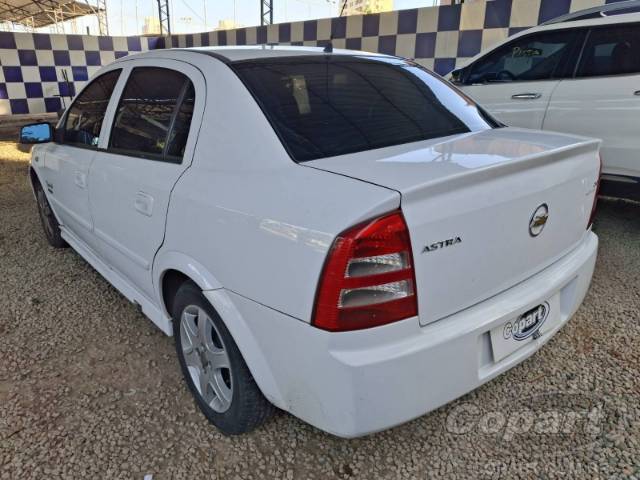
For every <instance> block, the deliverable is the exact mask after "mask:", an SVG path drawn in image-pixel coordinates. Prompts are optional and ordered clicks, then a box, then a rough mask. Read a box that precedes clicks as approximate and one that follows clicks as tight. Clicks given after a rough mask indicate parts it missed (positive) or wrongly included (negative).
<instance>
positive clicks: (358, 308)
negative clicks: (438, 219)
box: [312, 211, 418, 332]
mask: <svg viewBox="0 0 640 480" xmlns="http://www.w3.org/2000/svg"><path fill="white" fill-rule="evenodd" d="M415 287H416V284H415V274H414V270H413V255H412V254H411V241H410V240H409V231H408V229H407V224H406V223H405V221H404V217H403V216H402V213H401V212H399V211H397V212H393V213H390V214H387V215H384V216H382V217H379V218H376V219H373V220H370V221H368V222H364V223H362V224H360V225H357V226H355V227H352V228H350V229H348V230H346V231H345V232H343V233H341V234H340V235H339V236H338V237H337V238H336V239H335V241H334V242H333V245H332V246H331V249H330V250H329V254H328V256H327V260H326V262H325V265H324V269H323V272H322V276H321V277H320V282H319V284H318V291H317V293H316V304H315V308H314V313H313V320H312V324H313V325H314V326H316V327H318V328H322V329H324V330H330V331H333V332H338V331H346V330H358V329H363V328H370V327H376V326H379V325H384V324H387V323H391V322H395V321H398V320H403V319H405V318H409V317H413V316H416V315H417V314H418V301H417V297H416V288H415Z"/></svg>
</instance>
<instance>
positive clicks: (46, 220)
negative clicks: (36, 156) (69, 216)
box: [34, 182, 69, 248]
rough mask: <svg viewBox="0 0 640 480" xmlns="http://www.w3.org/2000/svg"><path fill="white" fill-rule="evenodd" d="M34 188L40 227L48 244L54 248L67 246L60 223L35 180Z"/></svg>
mask: <svg viewBox="0 0 640 480" xmlns="http://www.w3.org/2000/svg"><path fill="white" fill-rule="evenodd" d="M34 190H35V193H36V201H37V203H38V214H39V217H40V223H41V224H42V229H43V230H44V234H45V236H46V237H47V241H48V242H49V245H51V246H52V247H54V248H67V247H68V246H69V245H68V244H67V242H65V241H64V239H63V238H62V235H61V234H60V224H59V223H58V220H57V219H56V216H55V214H54V213H53V210H51V205H49V200H48V199H47V195H46V194H45V193H44V190H43V189H42V185H40V183H39V182H37V183H36V184H35V187H34Z"/></svg>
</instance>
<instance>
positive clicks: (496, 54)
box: [462, 29, 584, 129]
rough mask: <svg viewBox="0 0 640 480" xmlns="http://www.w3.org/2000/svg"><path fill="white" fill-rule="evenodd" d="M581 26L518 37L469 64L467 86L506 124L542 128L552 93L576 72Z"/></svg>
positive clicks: (472, 94)
mask: <svg viewBox="0 0 640 480" xmlns="http://www.w3.org/2000/svg"><path fill="white" fill-rule="evenodd" d="M583 35H584V33H583V32H581V31H576V30H574V29H572V30H559V31H543V32H536V33H532V34H531V35H525V36H522V37H518V38H516V39H514V40H513V41H511V42H509V43H507V44H505V45H503V46H501V47H498V48H497V49H496V50H494V51H493V52H490V53H488V54H487V55H485V56H484V57H481V58H480V59H478V60H476V61H475V62H474V63H473V64H471V65H470V66H469V67H467V68H466V69H465V72H464V78H463V80H462V81H463V86H462V88H463V90H464V91H465V93H467V94H469V95H470V96H471V97H472V98H473V99H475V100H476V101H477V102H478V103H480V104H481V105H483V106H484V107H485V108H486V109H487V110H488V111H489V112H491V113H492V114H493V115H494V116H495V117H496V118H497V119H498V120H500V121H501V122H503V123H504V124H506V125H510V126H514V127H524V128H536V129H539V128H542V123H543V121H544V116H545V113H546V110H547V106H548V104H549V100H550V98H551V95H552V93H553V91H554V89H555V88H556V86H557V85H558V83H559V81H560V79H561V78H564V77H566V76H567V75H571V74H572V73H573V67H572V65H575V61H576V60H575V59H576V56H577V53H576V52H579V47H580V45H581V37H582V36H583Z"/></svg>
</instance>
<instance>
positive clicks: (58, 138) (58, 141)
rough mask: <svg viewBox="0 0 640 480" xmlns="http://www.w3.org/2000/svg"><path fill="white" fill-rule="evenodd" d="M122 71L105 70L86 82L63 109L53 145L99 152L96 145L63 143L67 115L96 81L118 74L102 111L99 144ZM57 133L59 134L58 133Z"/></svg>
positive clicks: (118, 69)
mask: <svg viewBox="0 0 640 480" xmlns="http://www.w3.org/2000/svg"><path fill="white" fill-rule="evenodd" d="M123 71H124V68H122V67H118V68H112V69H111V70H107V71H106V72H103V73H101V74H100V75H98V76H97V77H95V78H93V79H91V81H90V82H88V83H87V84H86V85H85V86H84V88H83V89H82V90H81V91H80V92H79V93H78V94H77V95H76V96H75V98H74V99H73V100H72V102H71V103H70V104H69V107H68V108H66V109H65V111H64V115H62V117H61V118H60V122H59V123H58V126H56V129H55V130H56V131H55V132H54V143H56V144H57V145H64V146H67V147H73V148H80V149H82V150H90V151H92V152H96V151H98V150H100V147H98V146H97V145H96V146H95V147H93V146H91V145H87V144H85V143H75V142H68V141H65V139H64V137H65V132H66V130H67V120H68V119H69V113H70V112H71V109H72V108H73V107H74V105H75V104H76V102H77V101H78V99H79V98H80V96H81V95H82V94H83V93H84V92H86V90H87V89H88V88H89V87H91V85H93V84H94V83H95V82H96V81H97V80H99V79H100V78H102V77H104V76H105V75H108V74H110V73H113V72H118V78H117V79H116V82H115V83H114V84H113V90H112V91H111V95H110V96H109V101H108V102H107V108H106V109H105V110H104V117H103V118H102V122H103V123H102V125H101V126H100V133H99V134H98V144H99V143H100V137H101V136H102V133H103V131H102V130H103V129H104V128H105V125H106V123H105V120H106V119H107V112H108V111H109V105H110V104H111V102H113V98H114V95H113V94H114V92H115V91H116V87H117V85H118V81H120V78H121V77H122V72H123ZM58 131H59V133H58Z"/></svg>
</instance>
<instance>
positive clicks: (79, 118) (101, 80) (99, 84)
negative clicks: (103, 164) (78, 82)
mask: <svg viewBox="0 0 640 480" xmlns="http://www.w3.org/2000/svg"><path fill="white" fill-rule="evenodd" d="M119 76H120V70H113V71H111V72H107V73H105V74H104V75H100V76H99V77H98V78H96V79H95V80H93V81H92V82H91V83H90V84H89V85H88V86H87V88H85V89H84V90H83V91H82V93H81V94H80V95H79V96H78V98H77V99H76V101H75V102H73V105H72V106H71V108H70V109H69V113H68V114H67V116H66V119H65V124H64V128H63V132H64V133H63V135H64V136H63V141H64V143H66V144H70V145H76V146H82V147H88V148H98V140H99V137H100V129H101V128H102V122H103V120H104V115H105V113H106V111H107V106H108V105H109V99H110V98H111V94H112V93H113V89H114V87H115V86H116V82H117V81H118V77H119Z"/></svg>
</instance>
